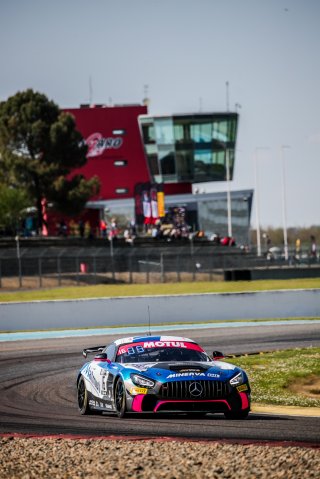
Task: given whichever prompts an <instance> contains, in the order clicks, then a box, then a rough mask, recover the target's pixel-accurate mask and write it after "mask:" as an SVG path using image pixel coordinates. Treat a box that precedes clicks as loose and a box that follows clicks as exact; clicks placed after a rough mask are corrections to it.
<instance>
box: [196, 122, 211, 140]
mask: <svg viewBox="0 0 320 479" xmlns="http://www.w3.org/2000/svg"><path fill="white" fill-rule="evenodd" d="M191 138H192V140H193V141H195V142H196V143H209V142H211V141H212V123H211V122H210V123H197V124H194V125H191Z"/></svg>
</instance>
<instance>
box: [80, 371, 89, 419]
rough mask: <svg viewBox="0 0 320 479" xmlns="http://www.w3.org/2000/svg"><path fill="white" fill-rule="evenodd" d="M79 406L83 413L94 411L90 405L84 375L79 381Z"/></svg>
mask: <svg viewBox="0 0 320 479" xmlns="http://www.w3.org/2000/svg"><path fill="white" fill-rule="evenodd" d="M78 408H79V411H80V414H81V415H85V414H92V411H91V409H90V406H89V399H88V391H87V388H86V383H85V381H84V379H83V377H82V376H81V378H80V379H79V382H78Z"/></svg>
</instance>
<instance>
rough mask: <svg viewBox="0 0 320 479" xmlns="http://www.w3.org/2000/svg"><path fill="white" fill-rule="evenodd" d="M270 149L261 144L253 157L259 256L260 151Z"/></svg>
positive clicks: (258, 249)
mask: <svg viewBox="0 0 320 479" xmlns="http://www.w3.org/2000/svg"><path fill="white" fill-rule="evenodd" d="M259 150H269V148H268V147H266V146H259V147H257V148H256V149H255V154H254V157H253V166H254V182H255V204H256V230H257V256H261V233H260V205H259V203H260V199H259V188H258V151H259Z"/></svg>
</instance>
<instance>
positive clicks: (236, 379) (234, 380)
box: [230, 371, 244, 386]
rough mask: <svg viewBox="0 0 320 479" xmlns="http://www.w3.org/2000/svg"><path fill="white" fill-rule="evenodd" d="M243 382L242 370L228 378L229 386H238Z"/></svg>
mask: <svg viewBox="0 0 320 479" xmlns="http://www.w3.org/2000/svg"><path fill="white" fill-rule="evenodd" d="M243 382H244V376H243V373H242V371H240V373H238V374H237V375H236V376H234V377H233V378H232V379H230V384H231V386H240V384H242V383H243Z"/></svg>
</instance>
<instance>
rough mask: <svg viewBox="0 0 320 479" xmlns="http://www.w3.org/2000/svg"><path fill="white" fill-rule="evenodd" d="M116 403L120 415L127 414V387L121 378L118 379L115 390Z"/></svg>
mask: <svg viewBox="0 0 320 479" xmlns="http://www.w3.org/2000/svg"><path fill="white" fill-rule="evenodd" d="M114 404H115V408H116V413H117V416H118V417H124V416H125V415H126V410H127V408H126V388H125V385H124V382H123V380H122V379H121V378H119V379H118V381H117V383H116V387H115V390H114Z"/></svg>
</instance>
